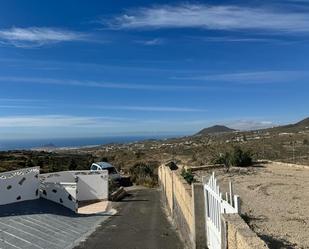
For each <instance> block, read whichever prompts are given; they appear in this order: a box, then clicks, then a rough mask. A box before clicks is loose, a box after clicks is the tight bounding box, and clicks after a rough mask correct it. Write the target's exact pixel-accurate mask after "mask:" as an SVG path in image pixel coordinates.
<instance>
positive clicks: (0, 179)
mask: <svg viewBox="0 0 309 249" xmlns="http://www.w3.org/2000/svg"><path fill="white" fill-rule="evenodd" d="M39 173H40V168H39V167H32V168H26V169H20V170H14V171H8V172H5V173H1V174H0V205H4V204H9V203H14V202H20V201H26V200H34V199H38V198H39V197H40V196H39V177H38V176H39Z"/></svg>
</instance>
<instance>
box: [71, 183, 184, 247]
mask: <svg viewBox="0 0 309 249" xmlns="http://www.w3.org/2000/svg"><path fill="white" fill-rule="evenodd" d="M129 193H130V195H129V196H128V197H126V198H125V199H124V200H123V201H121V202H119V203H117V205H116V207H115V208H116V209H117V211H118V213H117V214H116V215H115V216H113V217H112V218H110V219H108V220H107V221H106V222H104V224H102V226H100V227H99V228H98V229H97V230H96V232H94V233H93V234H92V235H91V236H90V237H88V238H87V240H86V241H85V242H82V243H81V244H80V245H79V246H78V247H76V248H75V249H100V248H106V249H182V248H184V246H183V244H182V243H181V241H180V239H179V237H178V235H177V233H176V231H175V230H174V229H173V227H172V226H171V224H170V223H169V221H168V220H167V217H166V215H165V212H164V210H163V208H162V203H161V201H160V192H159V190H157V189H140V190H134V191H131V192H129Z"/></svg>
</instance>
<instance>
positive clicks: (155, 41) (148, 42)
mask: <svg viewBox="0 0 309 249" xmlns="http://www.w3.org/2000/svg"><path fill="white" fill-rule="evenodd" d="M135 42H136V43H139V44H143V45H145V46H158V45H161V44H163V40H162V39H159V38H155V39H152V40H138V41H135Z"/></svg>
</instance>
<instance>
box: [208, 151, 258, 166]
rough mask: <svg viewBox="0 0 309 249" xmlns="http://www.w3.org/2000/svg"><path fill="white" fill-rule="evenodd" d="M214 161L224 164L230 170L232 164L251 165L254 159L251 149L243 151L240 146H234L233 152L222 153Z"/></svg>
mask: <svg viewBox="0 0 309 249" xmlns="http://www.w3.org/2000/svg"><path fill="white" fill-rule="evenodd" d="M213 163H215V164H223V165H224V166H225V167H226V169H227V171H229V169H230V167H231V166H238V167H247V166H250V165H252V163H253V159H252V154H251V152H250V151H243V150H242V149H241V148H240V147H234V149H233V151H232V152H225V153H223V154H222V153H221V154H219V156H217V157H215V158H214V160H213Z"/></svg>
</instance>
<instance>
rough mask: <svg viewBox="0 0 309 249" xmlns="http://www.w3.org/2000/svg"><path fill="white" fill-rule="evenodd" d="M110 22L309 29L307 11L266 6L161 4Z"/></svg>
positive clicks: (137, 25) (125, 26)
mask: <svg viewBox="0 0 309 249" xmlns="http://www.w3.org/2000/svg"><path fill="white" fill-rule="evenodd" d="M109 25H110V27H111V28H115V29H139V28H141V29H143V28H203V29H210V30H232V31H235V30H238V31H239V30H259V31H271V32H289V33H299V32H308V31H309V14H308V13H306V12H292V11H283V10H280V9H278V8H277V9H272V8H265V7H254V8H253V7H240V6H226V5H221V6H212V5H205V4H183V5H161V6H155V7H150V8H139V9H135V10H131V11H129V12H128V13H126V14H124V15H121V16H118V17H116V18H115V19H114V20H113V21H112V22H110V23H109Z"/></svg>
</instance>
